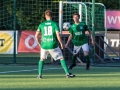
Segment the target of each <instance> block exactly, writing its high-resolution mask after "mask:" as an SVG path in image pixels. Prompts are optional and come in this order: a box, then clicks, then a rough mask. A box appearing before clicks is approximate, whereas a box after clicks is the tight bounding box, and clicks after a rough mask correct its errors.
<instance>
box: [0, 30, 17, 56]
mask: <svg viewBox="0 0 120 90" xmlns="http://www.w3.org/2000/svg"><path fill="white" fill-rule="evenodd" d="M16 36H17V33H16ZM16 40H17V39H16ZM16 42H17V41H16ZM16 47H17V44H16ZM16 50H17V48H16ZM13 53H14V31H0V54H13Z"/></svg>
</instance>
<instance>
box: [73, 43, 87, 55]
mask: <svg viewBox="0 0 120 90" xmlns="http://www.w3.org/2000/svg"><path fill="white" fill-rule="evenodd" d="M81 48H82V49H83V51H89V45H88V43H86V44H83V45H82V46H75V45H74V49H73V54H77V53H78V52H79V51H80V49H81Z"/></svg>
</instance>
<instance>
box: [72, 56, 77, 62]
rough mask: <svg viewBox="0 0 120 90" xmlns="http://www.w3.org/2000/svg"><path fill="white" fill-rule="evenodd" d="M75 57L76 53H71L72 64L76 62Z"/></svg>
mask: <svg viewBox="0 0 120 90" xmlns="http://www.w3.org/2000/svg"><path fill="white" fill-rule="evenodd" d="M76 58H77V56H76V55H73V56H72V64H76Z"/></svg>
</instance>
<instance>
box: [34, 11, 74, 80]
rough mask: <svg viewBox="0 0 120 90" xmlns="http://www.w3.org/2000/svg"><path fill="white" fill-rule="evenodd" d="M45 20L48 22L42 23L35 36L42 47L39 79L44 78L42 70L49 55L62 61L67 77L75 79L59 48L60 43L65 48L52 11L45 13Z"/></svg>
mask: <svg viewBox="0 0 120 90" xmlns="http://www.w3.org/2000/svg"><path fill="white" fill-rule="evenodd" d="M45 18H46V21H44V22H43V23H41V24H40V25H39V26H38V29H37V32H36V34H35V37H36V40H37V42H38V44H39V46H40V47H41V54H40V55H41V56H40V60H39V64H38V73H39V75H38V78H42V70H43V66H44V60H45V59H46V57H47V55H48V53H50V55H51V56H52V57H53V59H54V60H60V63H61V65H62V67H63V69H64V71H65V73H66V77H67V78H69V77H74V76H75V75H72V74H71V73H69V69H68V67H67V65H66V62H65V60H64V57H63V55H62V52H61V49H60V48H59V46H58V41H59V43H60V45H61V48H62V49H63V48H64V45H63V43H62V40H61V37H60V33H59V26H58V24H57V23H56V22H54V21H53V20H52V11H51V10H47V11H45ZM39 34H41V42H40V40H39V37H38V36H39Z"/></svg>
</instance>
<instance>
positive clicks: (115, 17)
mask: <svg viewBox="0 0 120 90" xmlns="http://www.w3.org/2000/svg"><path fill="white" fill-rule="evenodd" d="M106 28H108V29H120V11H106Z"/></svg>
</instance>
